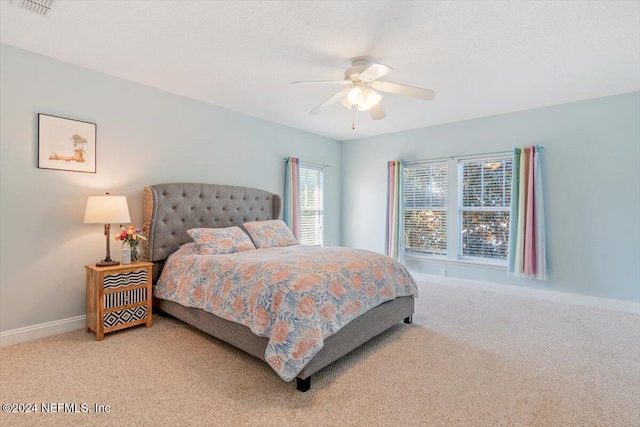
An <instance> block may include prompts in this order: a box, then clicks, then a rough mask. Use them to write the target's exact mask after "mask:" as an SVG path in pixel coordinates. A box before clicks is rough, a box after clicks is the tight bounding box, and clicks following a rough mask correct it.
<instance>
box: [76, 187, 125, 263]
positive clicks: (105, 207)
mask: <svg viewBox="0 0 640 427" xmlns="http://www.w3.org/2000/svg"><path fill="white" fill-rule="evenodd" d="M128 222H131V218H130V217H129V206H128V205H127V198H126V196H111V195H109V193H107V194H106V195H104V196H89V198H88V200H87V209H86V210H85V212H84V223H85V224H104V235H105V236H106V240H107V256H106V257H105V258H104V259H103V260H102V261H100V262H96V265H97V266H99V267H104V266H108V265H118V264H120V262H118V261H114V260H112V259H111V253H110V252H111V251H110V242H111V232H110V231H111V224H116V223H117V224H124V223H128Z"/></svg>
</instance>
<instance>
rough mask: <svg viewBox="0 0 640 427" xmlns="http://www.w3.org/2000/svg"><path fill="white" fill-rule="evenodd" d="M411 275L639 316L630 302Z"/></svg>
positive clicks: (639, 308)
mask: <svg viewBox="0 0 640 427" xmlns="http://www.w3.org/2000/svg"><path fill="white" fill-rule="evenodd" d="M411 274H412V276H413V277H414V278H415V279H416V281H423V282H429V283H433V284H436V285H450V286H460V287H464V288H471V289H478V290H483V291H490V292H498V293H502V294H508V295H517V296H523V297H529V298H536V299H542V300H547V301H555V302H563V303H566V304H574V305H584V306H587V307H595V308H605V309H608V310H616V311H624V312H627V313H635V314H640V303H637V302H632V301H623V300H617V299H612V298H601V297H592V296H589V295H580V294H571V293H568V292H558V291H550V290H547V289H534V288H527V287H524V286H515V285H503V284H500V283H491V282H482V281H479V280H470V279H459V278H455V277H442V276H436V275H432V274H423V273H413V272H412V273H411Z"/></svg>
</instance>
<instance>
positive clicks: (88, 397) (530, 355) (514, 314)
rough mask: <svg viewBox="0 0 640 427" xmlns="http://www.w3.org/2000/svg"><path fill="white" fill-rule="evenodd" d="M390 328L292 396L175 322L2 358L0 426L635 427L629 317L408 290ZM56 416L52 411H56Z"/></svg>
mask: <svg viewBox="0 0 640 427" xmlns="http://www.w3.org/2000/svg"><path fill="white" fill-rule="evenodd" d="M420 290H421V296H420V298H419V299H418V300H417V312H416V315H415V316H414V323H413V324H412V325H405V324H399V325H397V326H395V327H394V328H392V329H391V330H390V331H388V332H387V333H385V334H383V335H382V336H380V337H378V338H376V339H374V340H372V341H370V342H369V343H367V344H365V345H364V346H363V347H361V348H360V349H358V350H356V351H354V352H352V353H351V354H350V355H348V356H346V357H344V358H343V359H341V360H340V361H338V362H336V363H334V364H333V365H331V366H329V367H328V368H326V369H325V370H323V371H321V372H319V373H318V374H316V375H314V376H313V377H312V389H311V390H310V391H309V392H307V393H300V392H298V391H296V389H295V384H294V383H285V382H283V381H282V380H280V378H279V377H278V376H277V375H276V374H275V373H274V372H273V371H271V369H270V368H269V367H268V366H267V365H266V364H265V363H263V362H261V361H259V360H257V359H254V358H252V357H250V356H247V355H245V354H244V353H242V352H240V351H238V350H236V349H234V348H233V347H230V346H228V345H226V344H223V343H221V342H219V341H217V340H215V339H213V338H210V337H208V336H206V335H204V334H202V333H199V332H198V331H195V330H194V329H192V328H190V327H186V326H184V325H183V324H182V323H180V322H178V321H176V320H173V319H170V318H165V317H159V316H156V317H155V319H154V322H155V323H154V326H153V327H152V328H151V329H145V328H144V327H137V328H133V329H128V330H124V331H121V332H117V333H113V334H110V335H107V336H106V337H105V340H104V341H102V342H96V341H95V339H94V336H93V334H88V333H85V332H84V331H75V332H70V333H66V334H62V335H58V336H55V337H50V338H47V339H43V340H39V341H34V342H29V343H24V344H18V345H15V346H12V347H8V348H4V349H2V351H1V352H0V353H1V358H0V362H1V365H0V372H1V381H0V396H1V400H2V403H9V402H16V403H17V402H23V403H36V404H38V406H39V405H40V404H41V403H53V402H58V403H61V404H64V403H67V404H71V403H76V405H77V410H78V411H80V409H81V406H80V405H81V404H83V403H84V404H87V405H88V408H89V409H91V410H93V409H94V404H101V405H109V406H110V412H109V413H49V414H43V413H37V414H33V413H31V414H15V413H8V414H7V413H2V415H0V425H2V426H23V425H24V426H37V425H46V426H71V425H84V426H101V425H105V426H107V425H108V426H185V425H193V426H237V425H246V426H303V425H311V426H314V425H315V426H396V425H397V426H449V425H454V426H455V425H459V426H489V425H492V426H494V425H495V426H523V425H527V426H625V427H627V426H640V316H638V315H633V314H627V313H619V312H613V311H607V310H598V309H593V308H585V307H579V306H569V305H564V304H559V303H550V302H545V301H539V300H532V299H527V298H521V297H514V296H506V295H501V294H494V293H488V292H481V291H475V290H469V289H464V288H455V287H448V286H434V285H427V284H424V283H421V284H420ZM60 408H61V409H62V407H60Z"/></svg>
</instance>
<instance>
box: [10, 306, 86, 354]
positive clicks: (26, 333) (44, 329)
mask: <svg viewBox="0 0 640 427" xmlns="http://www.w3.org/2000/svg"><path fill="white" fill-rule="evenodd" d="M86 318H87V316H85V315H84V314H83V315H82V316H76V317H69V318H67V319H62V320H54V321H53V322H46V323H40V324H38V325H33V326H26V327H24V328H18V329H12V330H10V331H4V332H0V347H7V346H10V345H13V344H18V343H21V342H26V341H33V340H37V339H40V338H45V337H50V336H52V335H58V334H61V333H63V332H70V331H75V330H77V329H82V328H85V327H86V326H87V320H86Z"/></svg>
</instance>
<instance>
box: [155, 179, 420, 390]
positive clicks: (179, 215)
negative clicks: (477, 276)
mask: <svg viewBox="0 0 640 427" xmlns="http://www.w3.org/2000/svg"><path fill="white" fill-rule="evenodd" d="M280 209H281V199H280V196H278V195H277V194H272V193H269V192H267V191H262V190H258V189H255V188H247V187H235V186H229V185H214V184H195V183H172V184H160V185H153V186H149V187H145V188H144V208H143V210H144V212H143V216H144V226H143V229H144V230H143V231H144V233H145V234H146V235H147V236H148V242H147V244H146V247H145V248H144V249H145V252H146V254H145V255H146V258H147V259H148V260H149V261H151V262H153V284H154V286H155V283H156V281H157V279H158V277H160V273H161V271H162V267H163V265H164V261H165V260H166V259H167V257H168V256H169V255H170V254H171V253H173V252H174V251H175V250H176V249H178V247H180V245H182V244H184V243H188V242H191V241H192V239H191V237H190V236H189V235H188V234H187V230H188V229H190V228H198V227H203V228H219V227H231V226H234V225H236V226H240V227H242V224H244V223H245V222H248V221H264V220H269V219H276V218H278V217H279V215H280ZM154 308H156V309H160V310H162V311H163V312H165V313H167V314H169V315H171V316H173V317H176V318H178V319H180V320H182V321H183V322H185V323H188V324H190V325H192V326H194V327H196V328H197V329H199V330H201V331H203V332H206V333H207V334H209V335H212V336H214V337H216V338H218V339H220V340H222V341H224V342H227V343H229V344H231V345H233V346H235V347H237V348H239V349H241V350H243V351H245V352H246V353H248V354H250V355H252V356H255V357H257V358H259V359H261V360H265V358H264V354H265V350H266V347H267V343H268V341H269V340H268V339H267V338H264V337H259V336H257V335H255V334H254V333H253V332H251V329H249V328H248V327H246V326H243V325H240V324H238V323H234V322H231V321H228V320H226V319H222V318H220V317H218V316H216V315H214V314H211V313H208V312H206V311H204V310H201V309H197V308H192V307H185V306H182V305H180V304H178V303H175V302H172V301H166V300H162V299H156V298H154ZM413 310H414V301H413V297H411V296H409V297H400V298H396V299H395V300H392V301H388V302H385V303H383V304H381V305H379V306H378V307H376V308H374V309H372V310H369V311H368V312H366V313H364V314H362V315H361V316H359V317H357V318H356V319H354V320H352V321H351V322H349V323H348V324H347V325H345V326H344V327H343V328H342V329H340V330H339V331H338V332H337V333H335V334H333V335H331V336H329V337H328V338H327V339H325V340H324V347H323V348H322V349H321V350H320V351H319V352H318V354H316V355H315V356H314V357H313V358H312V359H311V361H310V362H309V363H308V364H307V365H306V366H305V367H304V369H303V370H302V371H301V372H300V373H299V374H298V377H297V378H296V388H297V389H298V390H300V391H303V392H304V391H307V390H309V388H310V387H311V375H313V374H314V373H316V372H317V371H319V370H320V369H322V368H324V367H325V366H327V365H329V364H330V363H332V362H334V361H336V360H337V359H339V358H341V357H342V356H344V355H345V354H347V353H349V352H350V351H352V350H354V349H355V348H357V347H359V346H360V345H362V344H363V343H365V342H367V341H368V340H370V339H371V338H373V337H375V336H377V335H379V334H380V333H382V332H384V331H386V330H387V329H389V328H390V327H392V326H394V325H396V324H397V323H399V322H401V321H402V320H404V322H405V323H411V320H412V315H413Z"/></svg>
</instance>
